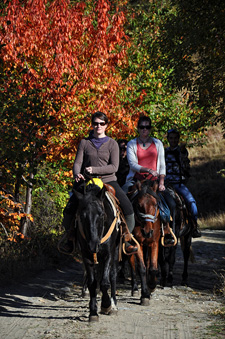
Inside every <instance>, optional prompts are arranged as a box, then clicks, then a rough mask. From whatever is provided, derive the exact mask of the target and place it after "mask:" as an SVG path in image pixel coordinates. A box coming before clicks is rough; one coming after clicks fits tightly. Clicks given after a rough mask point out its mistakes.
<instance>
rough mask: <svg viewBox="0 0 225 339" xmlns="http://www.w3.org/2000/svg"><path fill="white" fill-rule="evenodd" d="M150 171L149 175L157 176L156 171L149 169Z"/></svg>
mask: <svg viewBox="0 0 225 339" xmlns="http://www.w3.org/2000/svg"><path fill="white" fill-rule="evenodd" d="M150 173H151V175H152V176H153V177H158V176H159V174H158V172H156V171H153V170H151V172H150Z"/></svg>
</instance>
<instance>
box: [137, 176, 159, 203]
mask: <svg viewBox="0 0 225 339" xmlns="http://www.w3.org/2000/svg"><path fill="white" fill-rule="evenodd" d="M156 182H157V181H156V180H154V181H153V180H145V181H143V182H142V184H141V190H140V192H139V195H140V197H142V196H144V195H146V194H150V195H152V196H153V197H154V198H155V199H156V200H157V201H159V200H160V197H159V196H158V194H157V193H156V192H155V191H154V190H153V187H154V185H155V183H156Z"/></svg>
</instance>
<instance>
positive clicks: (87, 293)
mask: <svg viewBox="0 0 225 339" xmlns="http://www.w3.org/2000/svg"><path fill="white" fill-rule="evenodd" d="M88 296H89V292H87V291H82V294H81V297H82V298H87V297H88Z"/></svg>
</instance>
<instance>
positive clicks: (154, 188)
mask: <svg viewBox="0 0 225 339" xmlns="http://www.w3.org/2000/svg"><path fill="white" fill-rule="evenodd" d="M158 187H159V184H158V182H157V181H154V183H153V185H152V190H153V191H154V192H155V193H156V192H157V190H158Z"/></svg>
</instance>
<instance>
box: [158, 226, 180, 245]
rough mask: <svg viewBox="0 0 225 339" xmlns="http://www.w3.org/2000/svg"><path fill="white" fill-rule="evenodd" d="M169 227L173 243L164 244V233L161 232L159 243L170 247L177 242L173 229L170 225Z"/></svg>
mask: <svg viewBox="0 0 225 339" xmlns="http://www.w3.org/2000/svg"><path fill="white" fill-rule="evenodd" d="M169 229H170V234H171V235H172V237H173V239H174V243H173V244H168V245H165V242H164V238H165V234H164V232H163V234H162V237H161V244H162V246H163V247H172V246H176V244H177V237H176V236H175V234H174V233H173V230H172V228H171V227H169Z"/></svg>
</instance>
